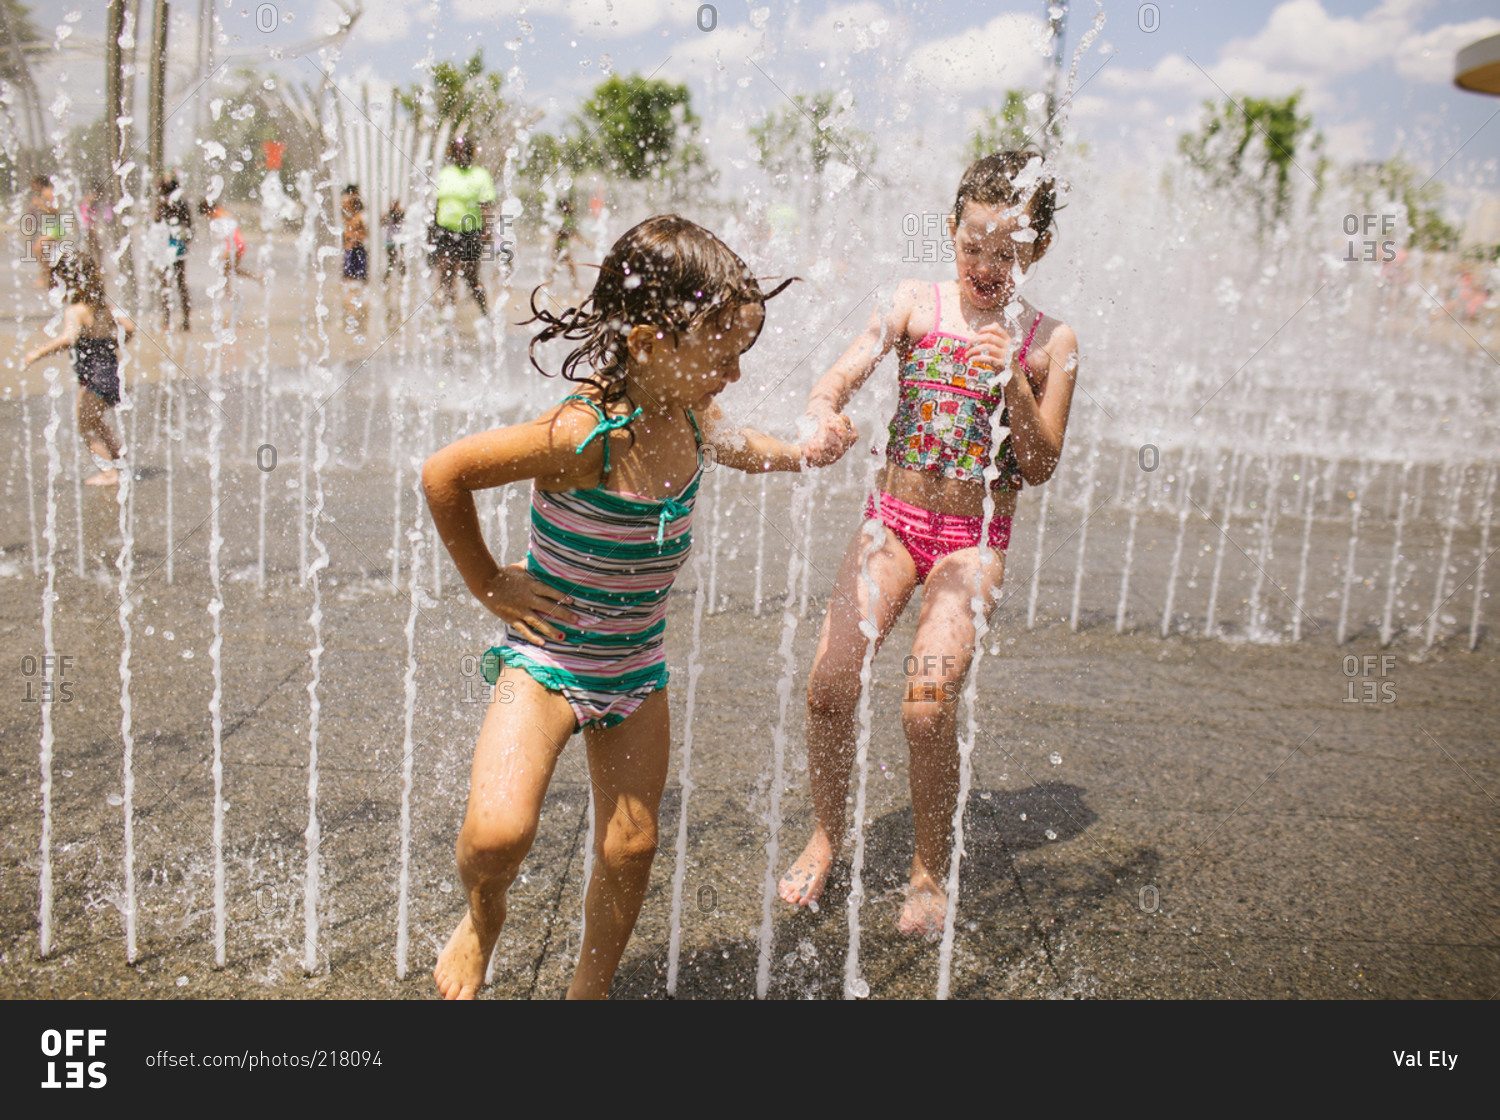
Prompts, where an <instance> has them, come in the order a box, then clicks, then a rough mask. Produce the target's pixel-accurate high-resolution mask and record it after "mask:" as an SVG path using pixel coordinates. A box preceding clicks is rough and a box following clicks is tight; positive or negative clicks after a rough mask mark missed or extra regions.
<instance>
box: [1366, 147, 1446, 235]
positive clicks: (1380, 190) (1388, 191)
mask: <svg viewBox="0 0 1500 1120" xmlns="http://www.w3.org/2000/svg"><path fill="white" fill-rule="evenodd" d="M1419 174H1420V172H1418V170H1417V168H1416V167H1415V166H1414V165H1412V164H1410V163H1407V162H1406V160H1404V159H1402V158H1401V157H1400V156H1395V157H1393V158H1391V159H1388V160H1385V161H1384V162H1383V163H1374V164H1362V165H1359V166H1356V167H1353V168H1350V169H1349V170H1348V172H1347V173H1346V175H1345V178H1346V180H1347V181H1348V182H1349V184H1350V185H1351V186H1353V187H1354V188H1355V190H1356V191H1357V192H1358V193H1359V195H1360V200H1361V201H1362V202H1363V203H1364V204H1365V205H1367V206H1369V205H1373V203H1374V201H1375V199H1376V197H1377V196H1378V197H1380V198H1388V199H1393V200H1395V201H1396V202H1398V203H1400V205H1401V206H1402V207H1404V208H1405V210H1406V225H1407V229H1408V231H1409V234H1408V236H1409V241H1408V245H1409V246H1410V247H1411V248H1413V249H1456V248H1458V237H1459V235H1458V230H1457V229H1456V228H1455V227H1454V226H1452V225H1451V224H1449V223H1448V221H1447V220H1445V219H1444V218H1443V213H1442V210H1441V209H1440V207H1441V204H1442V201H1443V193H1444V192H1443V184H1441V183H1435V182H1433V181H1432V180H1431V179H1430V178H1429V179H1426V180H1425V181H1419V180H1418V175H1419Z"/></svg>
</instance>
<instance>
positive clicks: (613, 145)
mask: <svg viewBox="0 0 1500 1120" xmlns="http://www.w3.org/2000/svg"><path fill="white" fill-rule="evenodd" d="M698 125H699V121H698V117H697V116H696V115H695V114H694V113H693V109H692V102H691V94H690V92H689V90H688V88H687V86H685V85H673V84H672V83H671V82H666V81H661V80H652V79H648V78H642V77H641V76H640V75H631V76H630V77H628V78H621V77H620V76H619V75H617V74H615V75H611V76H610V77H609V78H607V79H606V80H605V81H603V82H600V83H599V85H598V86H596V87H595V88H594V92H593V93H592V94H591V95H590V96H589V98H588V100H587V101H585V102H584V103H583V104H582V105H581V106H580V107H579V112H578V113H577V114H575V115H574V117H573V119H572V121H571V122H570V124H569V127H568V131H567V132H566V133H565V134H564V135H562V136H553V135H551V134H550V133H546V132H540V133H535V134H533V135H532V137H531V142H530V145H529V150H528V152H527V159H526V168H525V172H524V174H525V177H526V179H527V180H528V181H529V183H530V187H529V189H528V190H527V191H526V192H525V193H524V195H523V198H524V199H525V200H526V211H527V212H528V213H532V214H536V213H540V212H542V210H543V209H544V208H545V207H544V204H543V203H542V202H541V199H542V198H543V196H544V195H545V194H546V193H547V188H548V186H549V185H551V186H552V187H554V188H565V187H566V185H567V184H566V180H567V179H570V178H572V177H575V176H579V175H583V174H587V173H589V172H597V173H599V174H601V175H603V176H605V177H606V178H610V179H615V180H624V181H627V182H640V183H645V184H647V185H648V188H649V187H650V186H651V185H652V184H657V183H660V184H662V185H664V186H666V188H667V189H668V191H669V192H670V193H671V194H672V196H673V197H674V198H680V197H682V196H685V195H687V194H688V193H689V192H690V191H691V190H692V189H693V188H696V187H699V186H706V185H707V183H708V179H709V171H708V166H707V163H708V161H707V160H706V159H705V158H704V155H703V150H702V148H700V147H699V146H698V144H697V143H696V141H695V137H696V135H697V132H698Z"/></svg>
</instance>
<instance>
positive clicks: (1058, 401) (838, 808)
mask: <svg viewBox="0 0 1500 1120" xmlns="http://www.w3.org/2000/svg"><path fill="white" fill-rule="evenodd" d="M1041 158H1042V157H1041V155H1040V154H1039V153H1034V152H1027V151H1007V152H1000V153H998V154H995V155H991V156H986V157H985V158H984V159H981V160H979V161H977V162H976V163H974V164H973V165H972V166H971V167H970V168H969V169H968V170H967V171H966V172H965V173H964V176H963V179H962V181H961V182H960V184H959V188H958V196H957V199H956V201H955V202H954V206H953V214H952V215H951V216H950V218H949V232H950V234H951V236H952V237H953V240H954V247H955V250H956V253H957V270H958V275H957V279H956V280H952V281H948V282H946V283H942V284H929V283H925V282H918V281H915V280H906V281H903V282H902V283H901V285H900V286H899V287H898V289H897V291H896V298H895V305H894V306H893V307H892V308H891V309H890V310H889V311H887V312H884V313H882V312H880V311H877V312H876V313H875V315H874V316H873V317H872V318H871V320H870V323H869V325H868V326H867V327H866V328H865V332H864V333H863V334H862V335H861V336H860V337H859V338H858V339H856V340H855V341H854V343H853V344H852V345H851V346H850V347H849V348H848V349H847V350H846V351H845V352H844V354H843V356H842V357H840V358H839V360H838V361H837V362H835V363H834V365H833V367H832V368H831V369H830V370H829V371H828V372H827V373H826V374H824V375H823V377H822V378H821V379H820V380H819V381H818V383H817V385H816V386H814V388H813V391H812V393H811V394H810V395H809V396H808V411H809V413H810V415H811V416H812V417H813V418H814V419H816V420H817V421H818V424H819V430H818V432H817V433H816V434H815V435H814V436H812V437H811V438H809V440H808V444H807V453H808V461H809V462H811V463H815V464H818V463H825V462H829V461H832V460H833V459H835V458H837V457H838V455H839V454H842V452H841V451H840V450H839V448H840V445H847V444H845V441H846V439H847V433H848V431H849V430H850V429H852V427H853V425H852V424H851V423H850V421H849V419H848V417H846V416H844V415H842V409H843V408H844V406H845V404H846V403H847V402H848V401H849V398H850V397H852V396H853V395H854V393H855V391H856V390H858V389H859V387H860V386H861V385H862V384H863V383H864V382H865V380H866V378H868V377H869V376H870V374H871V373H873V372H874V370H875V367H876V366H877V365H878V364H879V363H880V360H881V359H882V358H883V357H884V356H885V355H886V353H887V352H888V351H889V350H890V349H891V348H892V347H893V346H894V347H895V348H896V349H897V351H898V357H899V360H900V374H899V376H900V390H899V394H898V401H897V407H896V414H895V416H894V417H893V418H892V421H891V428H890V441H889V443H888V444H887V447H886V460H887V461H886V465H885V467H884V469H883V470H882V472H881V475H880V478H879V482H878V490H879V492H878V493H877V494H876V495H873V496H872V497H871V498H870V501H869V504H868V505H867V507H866V511H865V516H866V517H867V518H875V519H878V520H879V521H880V522H881V523H883V525H884V526H885V529H886V532H885V533H884V534H883V537H884V540H883V542H881V543H879V544H878V546H876V547H874V548H873V551H872V552H871V554H870V556H869V572H870V576H871V578H872V580H873V583H874V596H873V598H872V596H871V594H870V593H869V590H868V588H867V584H866V580H865V578H864V576H863V573H862V565H863V561H864V557H865V554H866V551H867V550H868V549H870V548H871V542H870V538H868V537H867V535H866V530H865V527H864V526H861V527H860V528H859V529H858V530H856V531H855V534H854V538H853V539H852V540H851V541H850V543H849V548H848V550H847V552H846V553H845V555H844V560H843V563H842V565H841V567H840V569H839V574H838V577H837V582H836V584H835V587H834V591H833V595H832V598H831V601H830V603H829V607H828V613H827V615H826V616H825V617H824V619H823V631H822V636H821V637H820V639H819V642H818V651H817V656H816V659H815V661H814V663H813V669H812V674H811V677H810V679H809V681H808V686H807V755H808V771H809V776H810V778H811V782H812V794H813V808H814V813H815V817H816V824H815V827H814V830H813V835H812V838H811V839H810V840H809V841H808V843H807V847H806V848H805V849H804V851H803V852H802V855H801V856H800V857H799V858H798V859H797V861H796V862H795V863H794V864H793V865H792V866H791V868H790V869H789V870H788V871H787V873H786V875H785V876H784V877H783V878H782V880H781V886H780V893H781V897H782V898H783V899H785V900H786V901H787V902H790V903H794V904H797V905H802V906H807V905H811V904H813V903H815V902H816V901H817V899H818V897H819V896H820V895H821V894H822V891H823V888H824V885H825V883H826V882H827V879H828V873H829V869H830V867H831V866H832V862H833V858H834V856H835V854H836V853H837V851H838V850H839V848H840V846H841V845H842V843H843V840H844V838H845V833H844V799H845V797H846V795H847V792H848V786H849V773H850V769H851V766H852V764H853V759H854V752H855V726H854V720H855V713H856V709H857V705H858V702H859V694H860V686H859V671H860V664H861V662H862V660H863V658H864V653H865V649H866V638H865V637H864V635H863V634H862V633H861V631H860V624H861V621H862V620H865V619H869V620H870V621H871V622H873V623H874V626H875V628H876V630H877V631H878V634H879V637H878V638H877V639H876V641H877V648H878V643H879V642H880V641H883V640H884V639H885V637H886V635H888V634H889V633H890V631H891V628H892V627H893V626H895V624H896V622H897V620H898V619H899V618H900V617H901V613H902V611H903V610H904V609H905V607H906V604H907V602H908V600H909V599H910V598H911V596H912V594H913V592H915V590H916V588H917V587H918V586H919V585H920V586H921V587H922V588H923V593H922V611H921V614H920V616H919V617H918V619H917V635H916V640H915V641H914V642H913V643H912V650H911V653H912V656H911V657H909V658H908V659H907V662H906V663H907V665H908V666H909V667H910V668H911V671H910V672H909V673H908V675H907V687H906V696H905V701H904V703H903V704H902V722H903V726H904V730H905V732H906V740H907V746H908V748H909V750H910V752H911V800H912V813H913V818H914V823H915V831H916V837H915V854H914V857H913V859H912V868H911V881H910V884H909V886H908V889H907V900H906V905H905V908H904V909H903V910H902V913H901V916H900V919H899V920H898V922H897V926H898V928H899V929H900V930H901V931H902V932H903V933H909V934H922V935H927V936H934V935H936V934H938V933H940V932H941V931H942V928H943V921H944V918H945V911H946V905H947V896H946V893H945V886H944V880H945V878H946V876H947V871H948V857H949V840H950V828H951V824H952V820H953V812H954V809H955V808H956V806H957V801H958V723H957V709H958V698H959V694H960V692H961V689H962V684H963V681H964V678H965V677H966V676H967V675H968V671H969V664H970V661H971V659H972V658H973V654H974V642H975V619H974V607H973V605H972V603H973V600H974V599H975V597H976V596H982V597H983V598H982V600H981V601H982V603H983V605H984V608H985V610H984V613H985V614H987V613H988V611H989V610H990V609H993V607H994V605H995V603H996V602H997V601H998V597H999V591H1000V583H1001V579H1002V577H1003V575H1004V550H1005V548H1006V546H1007V544H1008V543H1009V540H1010V521H1011V515H1012V514H1013V513H1014V512H1015V505H1016V492H1017V491H1018V490H1019V489H1020V488H1021V486H1022V484H1023V482H1024V483H1026V484H1030V485H1032V486H1036V485H1039V484H1041V483H1043V482H1045V481H1046V480H1047V479H1048V478H1049V477H1051V475H1052V471H1053V469H1054V468H1055V467H1056V466H1057V461H1058V457H1059V456H1060V455H1061V454H1062V444H1063V435H1064V432H1065V431H1066V429H1067V423H1068V408H1069V405H1070V403H1071V401H1072V396H1073V378H1074V372H1075V369H1076V365H1077V361H1076V356H1075V355H1076V350H1077V341H1076V339H1075V338H1074V337H1073V332H1072V331H1071V330H1070V329H1069V328H1068V327H1067V325H1066V324H1064V323H1061V322H1059V321H1057V320H1056V319H1050V318H1048V317H1047V316H1045V315H1043V314H1042V313H1041V312H1039V311H1037V310H1036V309H1035V308H1033V307H1031V306H1030V304H1028V303H1026V302H1025V301H1024V300H1023V299H1021V298H1020V296H1019V294H1018V293H1017V292H1016V286H1015V281H1014V278H1013V276H1012V268H1013V267H1019V269H1020V270H1021V272H1022V273H1023V274H1024V273H1025V272H1026V271H1027V270H1028V269H1030V268H1031V267H1032V266H1033V265H1034V264H1035V263H1036V262H1037V261H1038V260H1040V259H1041V257H1042V256H1043V255H1044V254H1045V253H1046V251H1047V249H1048V247H1049V246H1050V245H1051V243H1052V213H1053V207H1054V205H1055V192H1054V187H1053V184H1052V181H1051V180H1050V179H1047V178H1045V177H1042V176H1037V177H1035V178H1033V179H1031V181H1030V183H1029V184H1028V185H1027V186H1025V187H1024V188H1023V187H1018V186H1017V185H1016V183H1015V180H1016V178H1017V177H1018V176H1019V175H1020V173H1021V172H1022V171H1023V170H1025V169H1026V168H1027V167H1028V165H1030V164H1031V162H1032V161H1033V160H1036V161H1038V162H1039V161H1040V160H1041ZM1013 300H1018V301H1019V309H1020V313H1019V316H1018V317H1017V318H1018V321H1019V331H1020V337H1019V338H1018V337H1016V336H1015V334H1014V333H1013V331H1012V330H1011V328H1009V327H1008V326H1007V325H1006V312H1005V309H1006V307H1007V305H1008V304H1011V303H1012V301H1013ZM1013 310H1014V309H1013ZM1007 369H1009V370H1010V371H1012V375H1011V376H1010V377H1009V379H1008V380H1005V381H1004V387H1003V389H1002V388H1001V387H1000V384H999V381H1000V378H999V377H997V373H996V371H1005V370H1007ZM1022 374H1024V376H1020V375H1022ZM996 407H1001V408H1003V410H1004V411H1003V413H1002V415H1001V418H1000V424H1001V426H1002V427H1008V428H1009V430H1010V432H1009V436H1008V437H1006V438H1005V439H1004V440H1003V441H1002V442H1001V444H1000V446H999V447H998V448H992V440H991V417H992V413H993V410H994V409H995V408H996ZM991 459H993V460H994V462H995V464H996V466H997V467H998V468H999V470H1000V477H999V478H998V479H996V481H995V483H994V484H993V487H992V489H993V491H994V499H995V506H994V517H993V520H992V521H991V523H990V528H989V540H988V545H989V548H988V549H987V550H986V555H985V556H984V557H983V558H981V551H980V548H979V537H980V532H981V519H982V513H983V502H984V476H983V472H984V469H985V466H986V464H987V463H988V462H990V460H991ZM996 550H997V551H996Z"/></svg>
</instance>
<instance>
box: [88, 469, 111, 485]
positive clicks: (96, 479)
mask: <svg viewBox="0 0 1500 1120" xmlns="http://www.w3.org/2000/svg"><path fill="white" fill-rule="evenodd" d="M83 484H84V485H85V486H118V485H120V474H119V472H118V471H116V470H114V469H113V468H111V469H109V470H107V471H100V472H99V473H98V474H96V475H91V476H90V477H88V478H86V479H84V480H83Z"/></svg>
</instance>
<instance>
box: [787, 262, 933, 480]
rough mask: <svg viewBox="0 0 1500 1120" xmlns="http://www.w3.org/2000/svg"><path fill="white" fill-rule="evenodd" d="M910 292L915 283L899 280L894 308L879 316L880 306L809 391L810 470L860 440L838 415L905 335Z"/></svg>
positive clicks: (911, 299) (850, 423)
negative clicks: (811, 426)
mask: <svg viewBox="0 0 1500 1120" xmlns="http://www.w3.org/2000/svg"><path fill="white" fill-rule="evenodd" d="M915 291H916V284H915V283H914V282H912V281H904V282H903V283H902V284H901V285H900V287H898V288H897V289H896V301H895V305H894V306H893V307H892V308H891V310H890V311H889V312H887V313H884V314H882V313H881V311H880V309H879V308H876V309H875V310H874V311H873V312H871V314H870V319H869V321H868V322H867V323H866V324H865V329H864V330H863V331H861V332H860V334H859V337H858V338H856V339H855V340H854V341H853V342H852V343H851V344H850V345H849V348H848V349H847V350H845V351H844V352H843V354H841V355H840V356H839V359H838V361H836V362H834V363H833V365H832V366H831V367H829V370H828V372H827V373H825V374H824V375H823V376H822V377H820V378H818V382H817V384H816V385H814V386H813V387H812V392H810V393H808V395H807V414H808V416H810V417H812V419H813V420H815V421H816V422H817V424H818V429H817V431H816V432H814V433H813V434H812V435H811V436H810V437H808V440H807V461H808V462H809V463H811V464H812V465H813V466H827V465H828V464H829V463H833V462H836V461H837V460H838V458H839V457H840V456H841V455H843V453H844V452H845V451H847V450H848V449H849V448H850V447H852V446H853V445H854V443H855V442H856V441H857V440H858V439H859V433H858V432H856V431H855V429H854V423H853V421H851V420H850V419H849V418H848V417H847V416H845V415H844V414H843V412H844V406H845V405H847V404H848V403H849V400H850V398H851V397H853V396H854V394H855V393H856V392H858V391H859V388H860V386H861V385H863V384H864V383H865V382H866V381H867V380H868V379H869V377H870V374H872V373H874V372H875V367H876V366H878V365H879V364H880V360H881V359H882V358H884V357H885V356H886V354H888V353H890V350H891V348H892V347H893V346H895V345H896V343H897V342H899V341H900V340H901V339H902V338H904V337H905V336H906V330H907V324H908V323H909V322H910V321H911V312H912V308H913V306H914V304H915Z"/></svg>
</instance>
